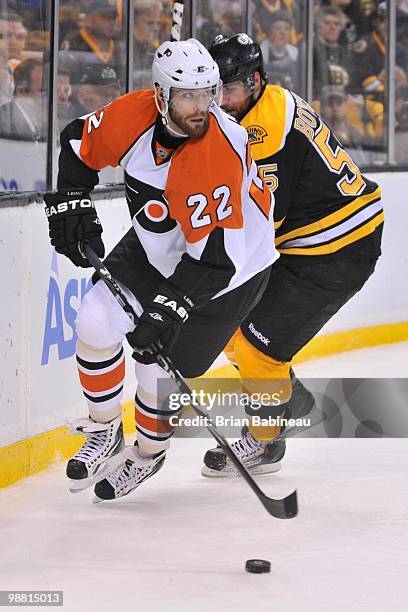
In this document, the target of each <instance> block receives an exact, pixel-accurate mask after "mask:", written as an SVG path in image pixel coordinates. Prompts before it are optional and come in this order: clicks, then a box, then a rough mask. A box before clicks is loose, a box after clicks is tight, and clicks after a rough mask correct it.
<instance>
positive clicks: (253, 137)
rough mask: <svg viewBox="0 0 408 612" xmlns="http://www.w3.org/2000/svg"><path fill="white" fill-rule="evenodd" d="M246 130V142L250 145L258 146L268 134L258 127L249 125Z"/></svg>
mask: <svg viewBox="0 0 408 612" xmlns="http://www.w3.org/2000/svg"><path fill="white" fill-rule="evenodd" d="M246 130H247V132H248V142H249V144H251V145H252V144H260V143H261V142H263V141H264V139H265V137H266V136H267V135H268V132H267V131H266V130H264V128H263V127H261V126H260V125H250V126H249V127H247V129H246Z"/></svg>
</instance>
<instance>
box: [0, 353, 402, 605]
mask: <svg viewBox="0 0 408 612" xmlns="http://www.w3.org/2000/svg"><path fill="white" fill-rule="evenodd" d="M407 347H408V345H407V344H402V343H401V344H399V345H395V346H392V347H391V346H387V347H379V348H376V349H370V350H368V349H364V350H362V351H355V352H353V353H347V355H340V356H338V357H336V358H333V357H331V358H328V359H327V360H318V361H317V360H316V361H314V362H309V363H305V364H303V365H302V366H299V367H298V368H297V372H298V374H301V375H305V376H313V375H315V376H353V377H358V376H361V377H363V376H365V375H366V370H365V367H366V366H365V364H366V363H368V362H370V363H371V370H370V375H371V376H374V375H377V376H394V377H395V376H399V375H400V376H407V374H408V373H407V360H405V363H401V356H402V354H403V353H404V351H405V355H406V351H407ZM393 355H395V358H394V357H393ZM385 361H386V362H387V363H388V364H389V368H388V369H387V368H386V367H385V365H384V363H385ZM398 364H399V366H398ZM382 367H384V368H385V370H382V369H381V368H382ZM398 367H399V369H398ZM313 368H317V369H316V370H315V372H316V373H315V374H313ZM210 446H211V440H209V439H177V440H175V441H174V444H173V446H172V448H171V452H169V453H168V460H167V462H166V465H165V466H164V468H163V470H162V471H161V472H160V473H159V474H158V475H157V476H155V477H154V478H152V479H151V480H150V481H149V482H147V483H145V484H144V485H142V486H141V487H140V489H138V490H137V491H136V492H135V493H134V494H132V495H130V496H129V497H127V498H124V499H123V500H119V501H115V502H104V503H101V504H98V505H95V504H92V503H91V500H92V493H91V492H84V493H82V494H77V495H72V494H70V493H69V492H68V490H67V485H66V480H65V477H64V466H62V465H61V466H55V467H53V468H51V469H49V470H48V471H47V472H44V473H42V474H39V475H37V476H35V477H33V478H30V479H27V480H25V481H22V482H20V483H18V484H16V485H14V486H11V487H8V488H7V489H3V490H1V491H0V589H3V590H6V589H7V590H10V589H23V590H30V589H33V590H39V589H45V590H54V589H62V590H63V591H64V607H63V610H65V611H66V612H68V611H69V612H82V611H84V612H85V611H86V612H94V611H95V612H104V611H109V612H128V611H129V612H131V611H132V612H133V611H135V612H168V611H169V612H173V611H174V612H210V611H211V612H212V611H214V612H229V611H234V612H241V611H243V612H244V611H245V612H247V611H249V610H256V611H257V612H258V611H261V612H263V611H266V610H268V611H274V610H275V611H280V612H292V611H295V610H296V611H297V612H299V611H301V612H303V611H307V612H309V611H313V612H320V611H321V612H361V611H366V610H367V611H369V612H376V611H381V612H383V611H384V609H386V610H390V611H392V612H399V611H405V610H407V608H408V604H407V601H408V585H407V576H408V559H407V557H408V555H407V552H408V512H407V507H408V489H407V473H408V442H407V440H404V439H348V440H347V439H329V440H327V439H313V438H309V439H292V440H290V441H289V442H288V452H287V455H286V457H285V461H284V464H283V468H282V470H281V472H279V473H277V474H274V475H269V476H263V477H259V478H258V482H259V484H260V485H261V486H262V487H263V488H264V489H265V491H266V492H267V493H268V494H269V495H271V496H274V497H281V496H284V495H286V494H288V493H289V492H290V491H292V490H293V489H294V488H297V489H298V493H299V505H300V512H299V516H298V517H297V518H295V519H293V520H286V521H285V520H277V519H274V518H272V517H270V516H269V515H268V514H267V513H266V512H265V510H264V509H263V508H262V506H261V505H260V504H259V502H258V500H257V499H256V497H255V496H254V495H253V493H252V492H251V491H250V490H249V489H248V487H247V486H246V485H245V484H244V483H243V482H242V481H241V480H240V479H238V478H233V479H227V480H224V479H222V480H221V479H220V480H209V479H204V478H202V477H201V476H200V468H201V462H202V456H203V452H204V451H205V449H207V448H209V447H210ZM250 558H262V559H269V560H270V561H271V563H272V571H271V573H270V574H265V575H252V574H248V573H246V572H245V571H244V563H245V560H246V559H250ZM24 609H30V610H31V609H32V610H36V609H38V608H34V607H26V608H24Z"/></svg>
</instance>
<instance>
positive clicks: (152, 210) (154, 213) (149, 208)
mask: <svg viewBox="0 0 408 612" xmlns="http://www.w3.org/2000/svg"><path fill="white" fill-rule="evenodd" d="M144 212H145V215H146V217H147V218H148V219H149V220H150V221H153V222H155V223H160V221H164V219H166V217H167V216H168V214H169V211H168V209H167V206H166V205H165V204H163V202H159V200H150V202H146V204H145V208H144Z"/></svg>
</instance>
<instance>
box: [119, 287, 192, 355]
mask: <svg viewBox="0 0 408 612" xmlns="http://www.w3.org/2000/svg"><path fill="white" fill-rule="evenodd" d="M193 306H194V304H193V302H192V301H191V300H190V299H189V298H188V297H187V296H183V294H182V293H181V292H178V291H177V290H176V289H174V288H173V287H171V286H170V285H168V284H167V283H163V284H162V285H160V287H158V288H157V293H156V294H155V295H154V297H153V300H152V302H151V303H150V304H149V306H147V308H145V309H144V311H143V312H142V314H141V316H140V318H139V323H138V324H137V327H136V328H135V329H134V330H133V332H131V333H130V334H128V336H127V337H128V339H129V342H130V344H131V346H132V347H133V348H134V349H135V353H136V355H134V356H135V357H136V358H137V361H140V362H141V363H153V362H154V361H155V359H154V357H153V355H152V354H151V352H150V351H149V346H150V345H151V343H152V342H155V341H157V340H160V341H161V342H162V344H163V345H164V347H165V348H166V349H167V350H168V349H170V348H171V347H172V346H173V344H174V343H175V341H176V340H177V336H178V335H179V333H180V329H181V326H182V324H183V323H185V322H186V321H187V319H188V313H189V311H190V310H191V309H192V308H193Z"/></svg>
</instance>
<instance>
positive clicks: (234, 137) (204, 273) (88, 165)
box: [58, 91, 278, 304]
mask: <svg viewBox="0 0 408 612" xmlns="http://www.w3.org/2000/svg"><path fill="white" fill-rule="evenodd" d="M160 122H161V118H160V116H158V112H157V109H156V106H155V101H154V97H153V92H152V91H138V92H134V93H131V94H127V95H125V96H122V97H120V98H118V99H117V100H115V101H114V102H112V103H111V104H110V105H108V106H106V107H104V108H103V109H101V110H99V111H97V112H95V113H94V114H91V115H88V116H86V117H83V118H81V119H79V120H76V121H74V122H73V123H71V124H70V125H69V126H67V128H65V130H64V131H63V133H62V136H61V144H62V147H63V148H62V152H61V157H60V172H59V177H58V187H59V188H71V187H81V188H88V189H92V188H93V187H94V186H95V184H96V183H97V182H98V176H97V173H98V171H100V170H101V169H102V168H104V167H106V166H113V167H115V166H121V167H122V168H123V169H124V175H125V187H126V199H127V202H128V206H129V210H130V214H131V217H132V224H133V227H134V230H135V232H136V234H137V237H138V239H139V241H140V243H141V245H142V246H143V249H144V251H145V253H146V256H147V259H148V261H149V262H150V263H151V264H152V265H153V266H154V267H155V268H157V270H159V272H160V273H161V274H163V276H164V277H166V278H168V279H170V280H171V282H173V283H174V284H175V285H176V286H178V287H179V288H181V289H182V290H184V291H185V292H186V293H187V294H188V295H189V296H190V297H191V299H192V300H193V301H194V302H195V303H196V304H197V303H203V302H205V301H206V300H208V299H211V298H214V297H218V296H219V295H222V294H223V293H226V292H228V291H231V290H232V289H234V288H236V287H238V286H240V285H242V284H243V283H244V282H246V281H247V280H249V279H250V278H251V277H253V276H254V275H256V274H257V273H258V272H260V271H261V270H264V269H265V268H267V267H268V266H270V265H271V264H272V263H273V262H274V261H275V259H277V257H278V253H277V251H276V250H275V248H274V229H273V195H272V194H271V193H270V191H269V189H268V188H267V187H266V185H264V183H263V182H262V181H261V179H260V178H259V177H258V176H257V169H256V165H255V163H254V162H253V161H252V158H251V153H250V147H249V145H248V138H247V133H246V131H245V129H244V128H242V127H241V126H239V125H238V124H237V123H236V122H235V121H234V120H233V119H231V117H229V116H228V115H227V114H226V113H224V112H223V111H222V110H221V109H220V108H219V107H217V106H213V107H212V108H211V109H210V118H209V128H208V130H207V132H206V134H205V135H204V136H203V137H202V138H189V139H186V141H183V142H182V143H181V144H180V145H179V146H177V147H176V148H172V147H169V146H166V143H165V142H163V140H165V139H163V138H161V141H159V140H158V134H159V133H160V131H161V132H162V133H163V128H162V126H161V124H160Z"/></svg>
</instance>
